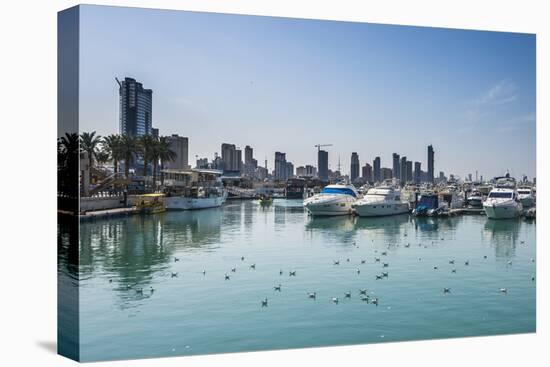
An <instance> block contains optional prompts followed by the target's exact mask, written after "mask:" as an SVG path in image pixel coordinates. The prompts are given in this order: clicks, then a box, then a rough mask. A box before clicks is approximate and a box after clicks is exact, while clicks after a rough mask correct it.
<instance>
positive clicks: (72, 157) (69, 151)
mask: <svg viewBox="0 0 550 367" xmlns="http://www.w3.org/2000/svg"><path fill="white" fill-rule="evenodd" d="M79 151H80V137H79V136H78V134H76V133H73V134H69V133H67V134H65V136H63V137H61V138H59V139H57V170H58V175H57V178H58V180H57V189H58V192H59V193H61V194H63V195H68V196H69V197H76V196H77V195H78V162H79V159H80V157H79V154H78V153H79Z"/></svg>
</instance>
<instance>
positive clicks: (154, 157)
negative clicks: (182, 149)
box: [151, 138, 160, 188]
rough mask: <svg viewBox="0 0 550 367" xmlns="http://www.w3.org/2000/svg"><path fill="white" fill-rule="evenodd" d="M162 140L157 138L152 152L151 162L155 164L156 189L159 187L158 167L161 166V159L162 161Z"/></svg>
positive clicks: (154, 180)
mask: <svg viewBox="0 0 550 367" xmlns="http://www.w3.org/2000/svg"><path fill="white" fill-rule="evenodd" d="M159 146H160V140H159V139H158V138H155V144H154V145H153V149H152V150H151V162H152V163H153V187H154V188H156V186H157V173H158V166H159V159H160V154H159V153H160V151H159Z"/></svg>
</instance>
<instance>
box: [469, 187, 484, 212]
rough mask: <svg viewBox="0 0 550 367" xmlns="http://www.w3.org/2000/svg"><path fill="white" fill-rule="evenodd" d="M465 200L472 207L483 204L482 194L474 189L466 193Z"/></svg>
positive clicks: (479, 206)
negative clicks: (468, 193)
mask: <svg viewBox="0 0 550 367" xmlns="http://www.w3.org/2000/svg"><path fill="white" fill-rule="evenodd" d="M467 201H468V205H470V206H471V207H472V208H481V207H482V206H483V195H481V192H479V191H478V190H474V191H472V192H471V193H470V195H468V198H467Z"/></svg>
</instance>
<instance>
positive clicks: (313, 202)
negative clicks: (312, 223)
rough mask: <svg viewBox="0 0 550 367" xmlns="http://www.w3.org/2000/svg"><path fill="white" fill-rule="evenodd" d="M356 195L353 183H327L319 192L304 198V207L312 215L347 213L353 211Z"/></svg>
mask: <svg viewBox="0 0 550 367" xmlns="http://www.w3.org/2000/svg"><path fill="white" fill-rule="evenodd" d="M357 197H358V193H357V190H355V187H354V186H353V185H349V184H341V183H339V184H333V185H327V186H325V187H324V188H323V189H322V190H321V192H320V193H318V194H316V195H313V196H311V197H309V198H307V199H305V200H304V207H305V208H306V210H307V211H308V212H309V213H310V214H311V215H313V216H329V215H347V214H351V213H352V212H353V208H352V204H353V203H355V202H356V200H357Z"/></svg>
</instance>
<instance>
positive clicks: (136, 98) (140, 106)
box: [116, 78, 153, 136]
mask: <svg viewBox="0 0 550 367" xmlns="http://www.w3.org/2000/svg"><path fill="white" fill-rule="evenodd" d="M116 81H117V83H118V86H119V88H118V98H119V131H120V134H123V135H131V136H142V135H150V134H152V133H153V131H152V129H153V126H152V125H153V123H152V118H153V117H152V111H153V91H152V90H151V89H145V88H143V85H142V84H141V83H139V82H137V81H136V80H135V79H132V78H124V80H123V81H120V80H118V79H116Z"/></svg>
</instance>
